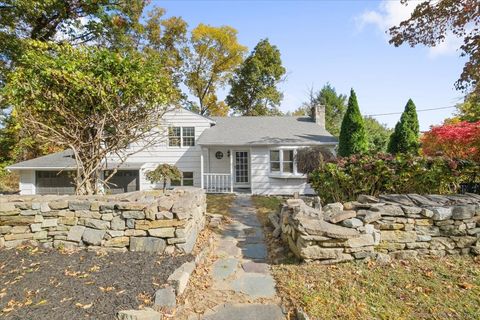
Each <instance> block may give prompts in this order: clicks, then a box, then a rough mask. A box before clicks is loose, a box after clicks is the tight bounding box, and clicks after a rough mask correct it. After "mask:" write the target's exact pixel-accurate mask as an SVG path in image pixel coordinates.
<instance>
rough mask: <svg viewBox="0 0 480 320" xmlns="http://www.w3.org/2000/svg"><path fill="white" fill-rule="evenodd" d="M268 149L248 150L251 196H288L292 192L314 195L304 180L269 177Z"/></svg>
mask: <svg viewBox="0 0 480 320" xmlns="http://www.w3.org/2000/svg"><path fill="white" fill-rule="evenodd" d="M269 152H270V148H268V147H252V148H250V158H251V169H250V170H251V185H252V186H251V188H252V193H253V194H262V195H275V194H277V195H288V194H293V193H294V192H299V193H300V194H314V193H315V192H314V191H313V189H312V188H311V187H310V185H309V184H308V183H307V182H306V178H302V177H298V178H297V177H295V178H279V177H272V175H270V163H269V160H270V159H269Z"/></svg>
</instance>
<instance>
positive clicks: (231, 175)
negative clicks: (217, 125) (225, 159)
mask: <svg viewBox="0 0 480 320" xmlns="http://www.w3.org/2000/svg"><path fill="white" fill-rule="evenodd" d="M230 192H231V193H233V150H232V149H230Z"/></svg>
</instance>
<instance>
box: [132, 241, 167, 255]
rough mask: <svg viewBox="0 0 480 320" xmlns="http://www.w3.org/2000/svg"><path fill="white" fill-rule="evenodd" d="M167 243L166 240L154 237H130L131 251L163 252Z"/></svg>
mask: <svg viewBox="0 0 480 320" xmlns="http://www.w3.org/2000/svg"><path fill="white" fill-rule="evenodd" d="M166 246H167V243H166V242H165V240H163V239H160V238H154V237H132V238H130V251H140V252H152V253H163V251H165V247H166Z"/></svg>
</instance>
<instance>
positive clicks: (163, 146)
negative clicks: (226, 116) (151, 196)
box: [126, 109, 211, 190]
mask: <svg viewBox="0 0 480 320" xmlns="http://www.w3.org/2000/svg"><path fill="white" fill-rule="evenodd" d="M210 123H211V121H210V120H209V119H207V118H205V117H202V116H200V115H198V114H195V113H193V112H190V111H187V110H185V109H177V110H175V111H172V112H169V113H167V114H165V116H164V118H163V123H162V128H163V131H161V132H159V134H160V135H161V138H160V139H159V141H158V142H157V143H156V144H155V145H153V146H150V147H149V148H148V149H145V150H141V151H138V152H136V153H135V154H132V155H130V156H129V157H128V159H127V161H126V163H144V165H143V166H142V168H141V170H140V190H147V189H151V188H153V187H154V186H153V185H152V184H151V183H150V182H149V181H148V180H147V179H146V177H145V173H146V172H147V171H149V170H152V169H154V168H155V167H156V166H157V165H159V164H162V163H167V164H171V165H175V166H177V167H178V168H179V169H180V170H181V171H185V172H193V178H194V185H195V186H196V187H200V153H201V148H200V146H198V145H197V144H196V141H197V139H198V137H199V136H200V135H201V134H202V133H203V131H204V130H205V129H208V128H210ZM169 126H175V127H195V146H193V147H169V146H168V136H167V132H168V131H167V130H166V128H168V127H169ZM142 147H143V146H141V145H138V144H137V145H131V146H129V148H128V149H127V151H128V152H134V151H137V150H139V149H141V148H142ZM159 186H160V185H159Z"/></svg>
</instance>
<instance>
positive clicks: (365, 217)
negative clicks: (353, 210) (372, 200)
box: [359, 210, 382, 223]
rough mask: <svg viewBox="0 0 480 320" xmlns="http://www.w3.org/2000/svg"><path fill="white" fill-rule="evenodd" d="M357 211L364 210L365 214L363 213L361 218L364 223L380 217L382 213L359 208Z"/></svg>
mask: <svg viewBox="0 0 480 320" xmlns="http://www.w3.org/2000/svg"><path fill="white" fill-rule="evenodd" d="M359 211H366V212H365V215H363V217H362V218H361V219H362V220H363V222H364V223H372V222H375V221H378V220H380V219H381V218H382V214H381V213H380V212H378V211H370V210H359Z"/></svg>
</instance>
